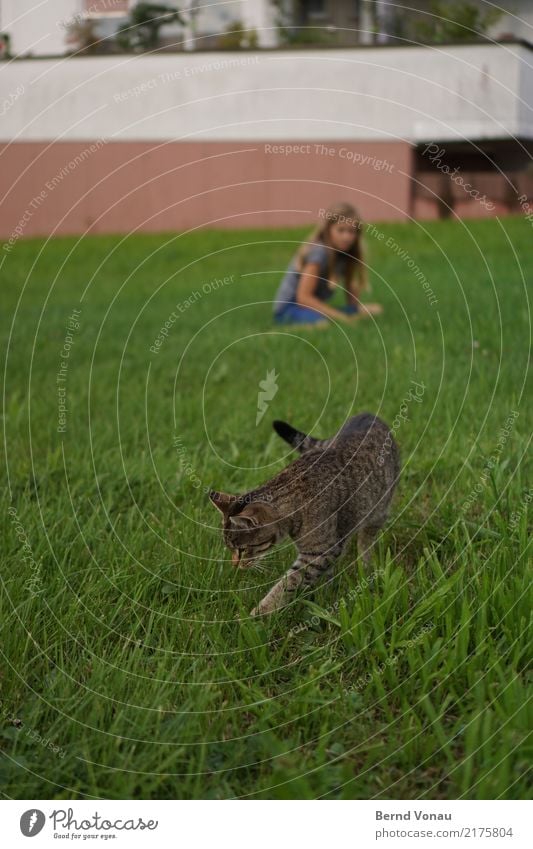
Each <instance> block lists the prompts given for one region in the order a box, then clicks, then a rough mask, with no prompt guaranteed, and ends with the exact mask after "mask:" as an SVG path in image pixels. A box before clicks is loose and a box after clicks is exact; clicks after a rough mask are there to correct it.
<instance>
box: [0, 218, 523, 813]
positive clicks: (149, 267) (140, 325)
mask: <svg viewBox="0 0 533 849" xmlns="http://www.w3.org/2000/svg"><path fill="white" fill-rule="evenodd" d="M382 229H383V232H384V233H385V237H384V238H383V239H382V240H381V241H380V240H379V239H378V238H377V237H376V236H372V237H370V238H369V240H368V241H369V261H370V264H371V266H372V275H371V277H372V281H373V293H372V298H373V299H376V300H380V301H381V302H382V303H383V304H384V307H385V313H384V315H383V316H382V317H381V318H380V319H379V321H378V322H377V323H376V324H373V323H372V322H371V321H369V322H367V323H365V324H363V323H361V324H358V325H356V326H353V327H344V329H343V330H342V331H341V330H339V329H335V328H333V327H332V328H330V329H329V330H327V331H315V332H313V331H308V330H293V329H290V330H289V329H287V330H280V329H279V328H275V327H273V325H272V324H271V317H270V311H271V307H270V305H269V303H268V301H269V299H271V298H272V295H273V293H274V291H275V289H276V287H277V285H278V282H279V278H280V275H281V273H282V272H283V270H284V268H285V266H286V263H287V261H288V259H289V258H290V256H291V254H292V252H293V250H294V248H295V245H296V244H297V243H298V240H299V239H300V238H301V237H302V236H303V235H304V232H303V231H246V232H244V231H240V232H202V233H195V234H192V235H186V236H165V235H161V236H148V235H146V236H139V235H136V236H133V237H131V238H125V239H120V238H119V237H116V238H111V237H97V238H86V239H83V240H81V241H79V242H78V241H77V240H76V239H58V240H54V241H50V242H48V243H45V242H44V241H43V242H41V241H20V242H19V243H18V244H17V245H16V246H15V248H14V250H13V251H12V253H10V254H9V255H7V256H6V258H5V261H4V264H3V267H2V269H1V272H0V273H1V274H2V278H3V284H2V286H3V299H4V304H5V305H4V308H3V309H2V312H1V318H0V320H1V326H2V337H3V342H4V343H5V344H4V345H3V347H4V350H7V348H8V346H7V343H8V340H9V348H8V357H7V366H6V373H5V374H6V377H5V410H4V413H5V438H6V454H5V459H6V462H7V472H8V476H7V484H6V486H5V488H4V489H3V495H2V497H3V505H2V510H1V517H2V528H3V530H2V550H3V558H2V570H1V576H2V594H1V609H0V624H1V642H0V646H1V652H2V658H3V660H2V667H1V671H0V686H1V691H0V692H1V696H0V698H1V704H0V719H1V723H0V752H1V757H0V782H1V788H2V792H3V793H4V795H5V796H7V797H16V798H26V799H31V798H39V797H42V798H73V797H74V798H76V797H79V798H82V797H102V798H128V797H140V798H182V799H189V798H230V797H252V798H316V797H325V798H374V797H381V798H411V799H414V798H457V797H465V798H495V797H502V798H525V797H526V795H527V794H528V792H529V790H528V775H527V769H528V763H530V762H531V749H529V750H528V748H527V746H528V736H527V735H528V728H530V727H531V717H530V716H529V717H528V707H529V705H530V703H529V702H528V690H527V664H528V631H527V629H528V620H529V617H530V609H531V605H530V598H529V599H528V587H529V577H528V562H527V555H528V539H529V536H528V533H529V532H528V512H529V515H531V508H530V505H529V503H528V501H529V496H530V494H532V491H531V489H530V486H531V483H530V480H531V479H530V478H529V477H528V469H527V463H526V449H527V447H528V440H529V437H530V421H531V419H530V418H529V421H528V416H530V414H531V409H530V408H529V409H528V405H527V392H528V390H529V393H530V392H531V386H529V387H528V385H527V383H526V378H527V366H528V358H529V352H530V335H529V331H530V324H529V309H528V299H527V293H526V284H527V282H528V281H530V280H531V278H532V275H533V253H532V251H531V242H532V235H533V234H532V231H531V227H530V226H529V224H528V223H527V222H526V221H523V220H519V219H504V220H502V221H496V220H493V221H485V222H481V221H480V222H469V223H457V222H438V223H432V224H431V225H429V224H428V225H427V226H424V227H422V226H418V225H401V224H397V225H386V226H385V225H384V226H383V228H382ZM389 237H393V238H394V240H395V242H396V243H397V244H398V245H399V246H400V249H401V250H405V251H407V258H403V259H402V258H401V257H399V256H398V254H397V252H395V251H394V250H393V249H391V247H390V245H389V246H387V244H386V242H387V239H388V238H389ZM409 257H410V258H412V259H413V260H414V262H415V263H416V264H417V265H418V266H419V267H420V269H421V270H422V272H423V273H424V274H425V276H426V277H427V279H428V281H429V283H430V285H431V288H432V289H433V291H434V293H435V295H436V297H437V299H438V303H437V304H435V305H433V306H431V305H430V303H429V302H428V299H427V297H426V294H425V293H424V290H423V288H422V285H421V283H420V282H419V281H417V279H416V277H415V276H414V274H413V270H412V269H410V268H409V265H408V259H409ZM231 275H233V281H232V282H230V283H229V284H228V285H225V286H223V287H221V288H218V289H216V290H213V291H211V292H209V293H207V294H204V293H202V287H203V285H204V284H205V283H208V282H209V281H211V280H212V279H213V278H215V277H216V278H222V277H231ZM196 290H198V291H200V292H201V297H196V296H193V298H192V299H191V297H190V296H191V293H192V292H194V291H196ZM19 298H20V301H19ZM187 299H189V306H183V304H184V303H185V302H186V301H187ZM80 300H81V303H80ZM177 303H181V304H182V309H183V312H181V313H179V318H178V320H177V321H175V323H174V325H173V326H172V327H171V328H170V330H169V334H168V337H167V338H166V340H165V341H164V343H163V344H162V345H161V346H160V348H159V353H157V354H153V353H151V352H150V350H149V349H150V346H151V345H153V344H154V340H155V339H156V337H157V335H158V333H159V332H160V329H161V327H162V326H163V325H164V323H165V320H166V319H167V317H168V316H169V314H170V313H171V312H172V311H173V309H175V305H176V304H177ZM73 309H79V310H81V315H80V317H79V323H80V327H79V329H78V330H76V331H75V332H74V333H73V342H72V345H71V349H70V356H69V359H68V366H67V371H66V384H65V385H66V390H67V408H68V411H67V415H66V422H67V429H66V432H65V433H58V431H57V427H58V393H57V387H58V384H57V382H56V378H57V374H58V372H59V370H60V365H61V359H62V358H61V354H60V352H61V349H62V347H63V343H64V339H65V336H66V333H67V329H66V328H67V320H68V317H69V316H70V315H71V314H72V311H73ZM273 368H274V369H275V370H276V373H277V375H278V378H277V383H278V387H279V390H278V392H277V394H276V395H275V398H274V399H273V400H272V402H271V403H270V406H269V409H268V411H267V414H266V415H265V416H264V418H263V419H262V420H261V422H260V423H259V425H258V426H256V423H255V421H256V406H257V393H258V389H259V382H260V381H261V380H262V379H264V377H265V375H266V372H267V370H270V369H273ZM412 380H416V381H417V382H418V383H419V384H420V383H423V384H424V387H425V389H424V392H423V395H422V398H421V401H420V402H414V401H411V402H410V403H409V404H408V405H407V415H408V421H401V423H400V426H399V427H398V429H397V434H396V436H397V440H398V442H399V444H400V447H401V451H402V458H403V473H402V479H401V485H400V488H399V491H398V495H397V498H396V500H395V504H394V510H393V515H392V518H391V522H390V524H389V526H388V528H387V529H386V531H385V533H384V534H383V536H382V537H381V540H380V546H379V551H378V553H377V555H376V559H375V561H374V563H373V564H372V566H371V567H370V573H371V574H370V577H371V580H365V575H364V572H363V569H362V567H361V565H360V563H359V561H357V560H355V553H354V547H353V546H352V547H351V548H350V550H349V551H348V552H347V554H346V556H345V557H344V558H343V560H342V561H341V563H340V564H339V569H338V573H337V575H336V577H335V579H334V580H332V581H331V582H330V583H329V584H327V585H324V586H322V587H321V588H320V589H319V590H318V591H317V592H316V593H315V594H314V596H313V597H312V598H308V599H301V600H298V601H297V602H296V603H295V604H294V605H293V606H291V607H290V608H289V609H286V610H284V611H282V612H281V613H279V614H277V615H275V616H273V617H272V618H271V619H269V620H265V621H255V620H250V619H249V618H248V615H247V614H248V611H249V610H250V609H251V607H252V606H253V605H254V604H256V603H257V601H258V600H259V599H260V598H261V595H262V593H264V592H265V590H266V589H267V588H268V587H269V586H270V585H271V584H272V583H273V581H274V580H275V578H276V577H277V576H278V575H280V574H281V572H282V570H283V569H284V568H286V567H287V566H288V565H289V563H290V562H291V556H292V553H293V549H292V547H291V546H289V545H285V546H283V547H282V548H281V549H279V550H278V551H275V552H274V553H273V554H272V555H271V556H269V558H268V560H267V561H266V562H267V563H268V566H269V568H268V571H267V574H266V575H262V574H259V573H239V572H238V571H236V570H234V569H232V567H231V565H230V564H229V563H228V560H227V552H225V550H224V548H223V546H222V541H221V537H220V531H219V527H218V518H217V515H215V511H214V510H213V508H212V507H211V505H210V504H209V503H208V501H207V498H206V495H205V491H204V489H205V488H206V487H211V486H213V487H218V488H221V489H225V490H228V491H234V492H239V491H245V490H246V489H247V488H251V487H252V486H254V485H257V484H258V483H260V482H262V481H263V480H265V479H267V478H268V477H270V476H271V475H272V474H274V472H275V471H276V470H278V469H280V468H282V467H283V465H284V464H286V463H287V462H288V456H287V454H286V452H285V451H284V446H283V445H282V444H281V442H279V441H276V440H277V438H276V437H275V436H274V435H273V433H272V431H271V424H270V423H271V421H272V419H274V418H284V419H288V420H289V421H292V422H293V423H294V424H296V425H297V426H301V427H302V428H304V429H311V430H313V431H314V432H315V433H317V434H319V435H329V434H331V433H332V432H333V431H334V430H335V429H336V428H337V427H338V426H339V424H340V423H341V422H342V421H343V420H344V418H345V417H346V416H347V415H349V414H350V413H351V412H357V411H361V410H371V411H376V412H379V414H380V415H381V416H382V417H384V418H385V419H386V420H388V421H389V422H392V421H393V420H394V418H395V417H396V416H397V414H398V412H399V410H400V409H401V408H402V401H403V399H404V398H405V397H406V395H407V394H408V392H409V388H410V386H412V384H411V381H412ZM529 397H531V395H530V396H529ZM515 413H518V415H517V416H516V415H514V414H515ZM509 417H511V418H509ZM506 423H507V424H506ZM502 428H503V429H505V430H504V431H503V434H502ZM176 440H179V442H177V441H176ZM491 457H493V462H491V461H490V458H491ZM476 487H477V491H476ZM465 505H466V506H465ZM10 507H12V508H13V510H15V511H16V513H13V512H11V513H8V508H10ZM15 519H16V522H18V523H20V524H17V523H16V522H15ZM25 546H26V547H25ZM367 579H368V574H367ZM302 623H303V624H304V627H302ZM21 723H22V725H21ZM36 735H39V736H40V738H43V741H40V740H39V739H38V738H37V737H36ZM48 741H49V742H48ZM54 749H55V750H54ZM529 778H530V776H529Z"/></svg>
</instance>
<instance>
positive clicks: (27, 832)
mask: <svg viewBox="0 0 533 849" xmlns="http://www.w3.org/2000/svg"><path fill="white" fill-rule="evenodd" d="M45 822H46V817H45V815H44V814H43V812H42V811H39V810H38V809H37V808H31V809H30V810H29V811H24V813H23V814H22V816H21V818H20V830H21V832H22V833H23V835H24V837H35V835H36V834H39V832H40V831H42V829H43V826H44V824H45Z"/></svg>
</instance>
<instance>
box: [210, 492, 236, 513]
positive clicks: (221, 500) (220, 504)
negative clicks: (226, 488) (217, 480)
mask: <svg viewBox="0 0 533 849" xmlns="http://www.w3.org/2000/svg"><path fill="white" fill-rule="evenodd" d="M209 498H210V500H211V503H212V504H214V505H215V507H216V508H217V510H220V512H221V513H222V514H223V516H227V515H228V512H229V510H230V508H231V507H232V506H233V504H234V503H235V502H236V501H237V498H238V496H237V495H230V494H229V493H227V492H217V491H216V490H214V489H212V490H211V492H210V493H209Z"/></svg>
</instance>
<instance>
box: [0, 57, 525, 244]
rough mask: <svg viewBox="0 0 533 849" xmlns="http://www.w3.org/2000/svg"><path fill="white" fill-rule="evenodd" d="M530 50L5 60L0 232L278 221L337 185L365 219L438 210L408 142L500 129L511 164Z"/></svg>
mask: <svg viewBox="0 0 533 849" xmlns="http://www.w3.org/2000/svg"><path fill="white" fill-rule="evenodd" d="M531 55H532V54H531V51H528V50H527V49H525V48H523V47H521V46H519V45H506V46H501V47H498V46H485V45H480V46H477V47H472V46H468V47H454V48H445V49H441V50H436V49H433V48H413V49H411V48H408V49H405V48H398V49H397V48H387V49H379V48H376V49H361V50H335V51H331V50H328V51H317V50H312V51H307V50H306V51H283V52H281V53H280V52H265V51H263V52H254V53H233V54H232V53H227V52H224V53H219V54H212V53H209V54H192V55H190V54H175V55H157V56H137V57H132V56H128V57H123V56H120V57H98V58H79V59H68V58H65V59H57V60H42V61H38V62H35V61H15V62H11V63H6V64H5V65H4V66H3V67H2V72H1V73H0V102H3V103H5V104H7V105H6V106H5V107H4V109H3V113H4V114H3V117H2V121H1V122H0V143H1V145H2V146H1V149H0V160H1V164H2V167H1V168H0V197H2V198H3V203H2V204H1V206H0V235H1V236H2V238H3V239H9V238H10V236H11V235H12V234H13V232H14V230H15V229H16V228H17V227H18V228H19V230H21V232H22V233H23V235H24V236H30V235H46V234H49V233H52V232H56V233H82V232H85V230H86V229H87V228H92V229H94V230H96V231H98V232H114V231H118V232H128V231H130V230H132V229H135V228H138V227H139V228H142V229H146V230H160V229H171V230H172V229H180V230H181V229H183V228H188V227H197V226H203V225H209V226H221V227H223V226H250V227H253V226H273V225H277V226H284V225H290V224H296V223H304V222H309V221H312V220H314V219H315V218H316V216H317V211H318V209H320V208H321V207H323V206H326V205H327V204H329V203H330V202H332V201H334V200H336V199H338V198H340V197H344V198H347V199H349V200H351V201H352V202H354V203H355V204H356V205H357V206H359V207H360V209H361V212H362V215H363V216H364V217H365V218H366V219H373V220H385V219H398V218H399V219H401V218H406V217H408V216H409V215H411V214H412V213H413V211H416V212H417V214H420V215H421V216H426V215H428V216H434V215H437V214H439V209H438V207H436V206H435V204H434V203H432V201H431V196H430V197H429V201H428V203H426V201H425V200H424V198H423V197H421V196H418V197H415V192H414V191H413V184H414V179H413V178H415V177H416V173H415V168H414V166H413V154H414V151H415V150H416V149H417V148H419V147H420V146H421V145H424V144H428V143H431V142H439V143H440V144H443V145H445V146H452V145H453V144H457V143H458V142H465V141H466V140H468V141H469V143H473V144H478V145H480V144H482V143H483V142H484V140H487V139H494V138H496V139H502V140H507V142H509V144H510V145H511V147H510V148H509V149H508V150H507V149H506V156H507V157H509V156H510V157H511V158H512V155H513V147H512V145H513V144H515V145H519V144H521V142H520V141H515V139H517V138H518V139H519V140H522V141H527V140H528V139H529V140H531V139H533V126H532V124H531V118H530V116H531V108H532V106H533V65H532V64H531ZM443 81H445V82H443ZM17 86H18V88H17ZM15 91H19V92H20V94H19V95H18V96H16V97H15V98H14V99H13V98H12V99H11V100H10V99H9V95H10V93H13V92H15ZM519 95H521V96H522V97H523V98H525V99H526V102H525V103H521V102H520V99H519ZM432 169H433V166H432ZM433 170H435V169H433ZM430 182H431V180H430ZM504 200H505V198H504ZM460 201H461V197H459V198H458V199H457V203H460ZM415 207H416V208H415ZM473 208H474V213H475V211H476V208H475V206H474V207H473ZM498 210H499V211H501V209H500V207H498ZM503 211H505V210H503ZM21 221H22V222H23V224H21Z"/></svg>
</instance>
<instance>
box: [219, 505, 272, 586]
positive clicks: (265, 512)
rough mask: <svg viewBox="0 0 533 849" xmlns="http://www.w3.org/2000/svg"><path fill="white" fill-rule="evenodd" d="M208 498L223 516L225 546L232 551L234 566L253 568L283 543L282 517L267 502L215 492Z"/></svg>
mask: <svg viewBox="0 0 533 849" xmlns="http://www.w3.org/2000/svg"><path fill="white" fill-rule="evenodd" d="M209 498H210V499H211V502H212V503H213V504H214V505H215V507H216V508H217V510H220V512H221V513H222V535H223V537H224V544H225V545H227V547H228V548H229V549H230V551H231V562H232V563H233V565H234V566H239V567H240V568H241V569H245V568H247V567H249V566H253V565H254V564H255V563H257V561H258V560H260V559H261V557H263V556H264V555H265V554H266V553H267V551H268V550H269V549H270V548H272V546H273V545H275V543H276V542H278V540H279V539H280V531H279V528H278V525H277V521H278V519H279V516H278V515H277V513H276V510H275V508H274V507H273V506H272V505H271V504H269V503H268V502H266V501H247V500H246V496H240V495H229V494H228V493H226V492H214V491H212V492H210V493H209Z"/></svg>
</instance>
